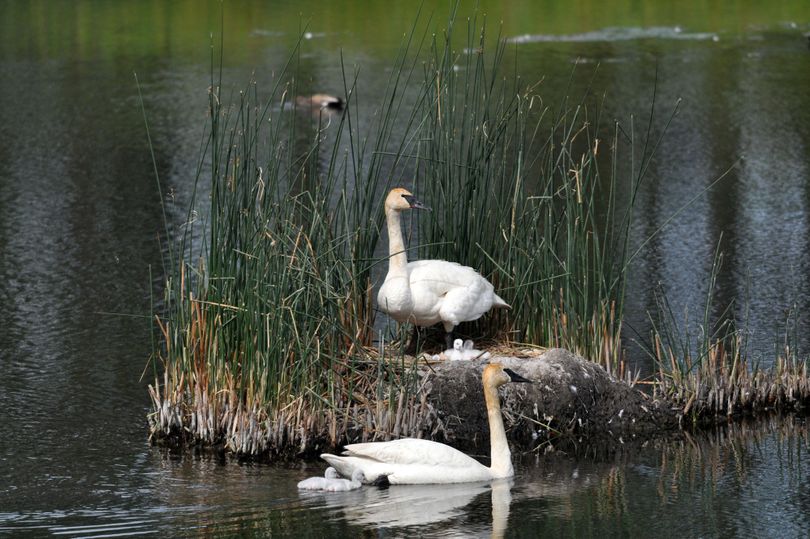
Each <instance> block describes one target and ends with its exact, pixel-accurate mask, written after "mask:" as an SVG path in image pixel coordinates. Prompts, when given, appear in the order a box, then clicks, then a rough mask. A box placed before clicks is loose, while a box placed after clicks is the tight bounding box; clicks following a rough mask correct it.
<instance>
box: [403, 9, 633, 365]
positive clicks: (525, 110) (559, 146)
mask: <svg viewBox="0 0 810 539" xmlns="http://www.w3.org/2000/svg"><path fill="white" fill-rule="evenodd" d="M452 31H453V26H452V25H451V26H450V28H449V30H448V33H449V34H451V35H452ZM467 32H468V33H467V36H466V43H467V46H466V48H465V49H464V52H463V53H459V52H456V51H453V50H451V49H450V48H448V47H447V46H446V45H445V44H444V43H443V42H440V41H436V40H434V42H433V43H432V47H431V54H430V60H429V62H428V63H427V64H426V69H425V72H426V73H425V80H426V83H425V89H426V93H427V99H426V101H427V103H428V107H427V110H426V116H425V119H424V121H423V123H422V126H421V127H422V133H421V135H420V137H419V141H420V142H419V145H418V154H417V155H418V156H419V158H420V160H419V164H420V168H419V171H420V181H419V182H418V191H419V192H420V196H422V198H424V199H425V200H426V201H428V203H429V204H430V205H432V206H434V208H436V209H437V211H435V212H434V213H433V214H431V215H430V216H429V218H423V219H422V220H421V225H422V227H421V232H422V234H421V236H420V243H421V248H420V251H419V254H420V256H421V257H422V258H444V259H447V260H454V261H459V262H461V263H463V264H466V265H469V266H472V267H474V268H476V269H478V270H479V271H481V272H482V273H483V274H484V275H485V276H487V277H488V278H490V280H491V281H492V282H493V283H494V284H495V287H496V290H498V293H499V294H500V295H501V296H502V297H504V298H505V299H506V300H507V302H509V303H510V304H511V305H512V310H511V311H508V312H504V311H500V312H498V313H497V314H491V315H490V316H489V317H487V318H485V319H484V321H483V323H479V324H478V325H477V327H476V329H475V332H476V333H478V334H480V333H484V334H487V333H488V334H490V335H493V336H497V337H499V338H501V339H507V340H514V341H520V342H529V343H537V344H542V345H546V346H560V347H565V348H568V349H570V350H573V351H576V352H578V353H580V354H582V355H583V356H585V357H587V358H589V359H592V360H594V361H599V362H600V363H601V364H603V365H604V366H605V367H606V368H608V369H610V370H613V371H619V370H620V369H621V343H620V340H619V335H620V330H621V316H622V305H623V293H624V278H625V269H626V263H627V260H628V257H629V255H628V253H627V244H628V241H627V240H628V237H629V236H628V235H629V232H630V228H629V226H630V218H629V217H630V215H629V213H628V212H629V209H628V208H630V207H631V206H632V204H631V203H630V202H628V201H625V205H624V208H625V210H624V212H622V211H620V210H619V209H618V208H617V205H616V200H615V197H616V188H617V182H619V181H621V179H620V178H619V177H618V175H617V168H615V167H614V166H613V165H615V163H616V161H617V159H618V156H617V155H615V153H614V154H612V155H611V154H610V153H608V154H607V155H603V153H604V152H605V150H606V149H607V151H608V152H610V151H611V150H610V148H612V149H613V150H612V151H613V152H615V151H616V147H617V144H616V143H615V142H616V137H617V132H614V133H613V140H610V139H609V140H608V141H600V140H599V138H598V137H599V135H598V133H599V132H600V130H601V126H600V125H599V117H598V116H596V117H593V116H589V113H588V109H587V108H586V107H585V105H584V102H585V97H583V99H582V100H581V101H576V102H571V101H569V100H568V99H566V100H564V101H563V103H562V105H561V106H560V107H559V108H558V109H556V110H551V109H550V108H549V107H548V106H547V105H545V104H544V101H543V99H542V98H541V96H540V95H539V93H538V89H537V86H536V85H535V84H532V83H527V82H525V81H524V80H523V79H522V78H521V77H519V76H517V74H516V73H506V74H505V73H504V72H503V69H501V66H502V61H503V58H504V55H505V52H506V48H505V44H504V43H503V42H502V41H499V40H498V41H493V40H491V39H490V40H487V39H486V35H485V33H484V32H481V33H479V34H476V33H475V26H474V25H472V26H470V27H468V28H467ZM600 143H601V152H602V153H601V154H600ZM600 160H601V163H602V166H601V167H600ZM602 169H604V170H607V171H608V174H609V177H607V178H603V177H602V176H601V173H600V170H602ZM642 177H643V172H642V173H639V174H638V175H637V176H636V177H631V178H629V179H628V180H627V181H628V183H629V184H630V185H628V188H627V189H626V191H627V192H630V193H632V192H634V191H635V188H636V185H637V184H638V183H639V182H640V181H641V179H642Z"/></svg>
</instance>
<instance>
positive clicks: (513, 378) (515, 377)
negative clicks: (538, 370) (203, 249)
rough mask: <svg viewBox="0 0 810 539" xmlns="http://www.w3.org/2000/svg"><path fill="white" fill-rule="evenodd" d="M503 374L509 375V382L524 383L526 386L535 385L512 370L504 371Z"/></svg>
mask: <svg viewBox="0 0 810 539" xmlns="http://www.w3.org/2000/svg"><path fill="white" fill-rule="evenodd" d="M503 372H505V373H506V374H508V375H509V381H511V382H521V383H524V384H533V383H534V382H532V381H531V380H527V379H526V378H523V377H522V376H521V375H519V374H518V373H516V372H515V371H513V370H512V369H504V370H503Z"/></svg>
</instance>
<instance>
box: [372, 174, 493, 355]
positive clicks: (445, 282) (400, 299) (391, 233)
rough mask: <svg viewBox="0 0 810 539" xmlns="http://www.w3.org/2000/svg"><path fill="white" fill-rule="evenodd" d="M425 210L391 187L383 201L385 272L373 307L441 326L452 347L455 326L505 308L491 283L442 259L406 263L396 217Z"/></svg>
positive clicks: (406, 193) (406, 319)
mask: <svg viewBox="0 0 810 539" xmlns="http://www.w3.org/2000/svg"><path fill="white" fill-rule="evenodd" d="M410 209H428V208H426V207H425V206H423V205H422V204H421V203H419V202H418V201H417V200H416V199H415V198H414V196H413V195H412V194H411V193H410V192H409V191H408V190H406V189H402V188H399V187H398V188H396V189H392V190H391V192H390V193H388V196H387V197H386V199H385V219H386V222H387V224H388V252H389V261H388V274H387V275H386V276H385V282H384V283H383V284H382V287H380V291H379V293H378V294H377V305H378V306H379V308H380V309H381V310H382V311H384V312H386V313H388V316H390V317H391V318H393V319H394V320H396V321H397V322H400V323H403V322H411V323H413V324H415V325H417V326H432V325H433V324H438V323H439V322H441V323H442V324H443V325H444V330H445V331H446V332H447V348H450V347H451V342H452V340H451V335H452V331H453V328H455V327H456V326H457V325H459V324H460V323H461V322H468V321H470V320H477V319H478V318H480V317H481V316H482V315H483V314H484V313H485V312H487V311H489V310H490V309H491V308H493V307H495V308H507V309H508V308H509V305H508V304H507V303H506V302H505V301H504V300H503V299H502V298H501V297H499V296H498V294H496V293H495V288H494V287H493V286H492V284H491V283H490V282H489V281H487V280H486V279H485V278H484V277H482V276H481V275H480V274H479V273H478V272H477V271H475V270H474V269H472V268H470V267H468V266H462V265H461V264H457V263H455V262H447V261H446V260H417V261H415V262H410V263H408V257H407V255H406V252H405V242H404V241H403V239H402V225H401V217H400V213H401V212H403V211H406V210H410Z"/></svg>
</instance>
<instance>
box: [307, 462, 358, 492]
mask: <svg viewBox="0 0 810 539" xmlns="http://www.w3.org/2000/svg"><path fill="white" fill-rule="evenodd" d="M363 479H364V477H363V471H362V470H355V472H354V473H352V474H351V480H349V479H342V478H341V477H340V476H339V475H338V472H337V470H335V469H334V468H332V467H331V466H330V467H328V468H327V469H326V472H325V473H324V476H323V477H310V478H309V479H304V480H303V481H299V483H298V488H299V490H323V491H326V492H343V491H347V490H356V489H358V488H360V487H361V486H362V485H363Z"/></svg>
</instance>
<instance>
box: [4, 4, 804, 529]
mask: <svg viewBox="0 0 810 539" xmlns="http://www.w3.org/2000/svg"><path fill="white" fill-rule="evenodd" d="M662 4H663V3H658V2H620V1H608V2H588V1H586V2H578V3H576V4H575V5H574V6H566V7H563V6H564V5H565V4H558V3H552V2H518V3H510V4H509V5H508V6H501V5H500V3H499V2H483V9H484V11H486V12H487V13H488V14H489V21H490V23H493V22H495V21H499V20H502V21H503V29H502V33H503V35H504V36H506V37H508V38H510V40H511V41H512V42H513V44H512V45H511V46H510V47H512V48H510V51H514V53H515V54H514V55H513V56H514V58H515V59H516V60H517V61H518V65H519V66H520V70H521V72H523V73H524V74H525V76H527V77H528V78H532V77H534V78H539V77H541V76H542V77H544V82H543V85H542V86H541V91H542V94H543V95H544V98H545V99H547V100H548V101H550V102H554V101H555V100H559V99H561V98H562V96H563V95H564V93H565V92H566V88H568V85H569V80H572V81H573V82H572V86H571V89H570V90H568V92H569V93H570V94H571V95H578V93H581V91H582V88H583V87H584V85H586V84H587V83H589V82H590V81H591V79H593V80H594V83H593V84H594V87H595V88H596V89H598V91H599V92H603V91H604V92H605V93H606V95H607V99H606V102H605V112H606V114H607V116H608V117H615V118H617V119H620V120H621V121H623V122H626V123H627V122H629V119H630V116H631V115H636V117H637V120H636V121H637V124H638V125H644V126H645V125H646V123H647V117H648V114H649V110H650V101H651V95H652V92H653V88H654V80H655V73H656V68H657V71H658V86H657V94H658V95H657V98H656V106H657V111H658V112H659V114H658V115H656V118H655V120H654V122H653V125H654V132H656V133H657V132H660V130H661V129H662V128H663V125H664V123H665V119H666V117H667V115H668V111H670V110H672V107H673V106H674V103H675V101H676V100H677V99H682V100H683V101H682V103H681V105H680V109H679V113H678V115H677V116H676V117H675V119H674V121H673V122H672V125H671V126H670V129H669V131H668V133H667V135H666V138H665V139H664V140H665V142H664V145H663V146H662V148H661V150H660V151H659V152H658V154H657V156H656V158H655V159H654V160H653V162H652V164H651V168H650V171H649V174H648V181H647V183H646V184H645V186H644V189H643V190H642V192H641V195H640V196H641V205H640V211H639V212H638V214H637V219H638V220H637V236H638V237H639V238H644V237H647V236H649V235H650V234H651V233H652V232H653V231H655V230H657V229H658V228H659V227H661V226H662V225H664V224H665V223H667V221H668V220H669V219H670V218H671V217H672V216H673V215H675V214H676V212H677V211H678V210H679V209H680V208H681V207H682V206H683V205H684V204H686V203H687V202H688V201H689V200H691V199H692V198H693V197H694V196H695V195H696V194H698V193H699V192H700V191H702V190H703V189H704V188H705V187H706V186H708V185H709V184H710V183H711V182H712V181H713V180H714V179H715V178H716V177H717V176H718V175H719V174H720V173H722V172H723V171H724V170H726V169H727V168H729V167H730V166H731V165H732V164H734V163H735V162H737V160H738V159H739V158H743V160H742V161H741V162H740V163H739V164H738V165H737V166H736V167H735V168H734V170H733V171H732V172H731V173H730V174H729V176H728V177H727V178H726V179H725V180H723V182H722V183H720V184H719V185H718V186H717V187H716V188H714V189H712V190H711V191H709V192H707V193H706V194H705V195H704V196H701V197H698V198H697V199H696V200H695V201H694V202H693V203H692V205H691V206H689V208H688V210H686V211H684V212H683V213H681V214H678V215H676V216H675V217H674V218H673V219H672V220H671V222H668V225H667V226H666V227H665V228H663V230H662V232H661V233H660V234H658V235H657V236H655V238H654V239H653V240H652V241H651V242H650V243H649V244H648V245H647V247H646V249H645V250H644V252H643V253H642V255H641V256H640V257H639V259H638V264H637V265H636V267H635V268H634V273H633V279H632V282H631V285H630V289H629V293H628V295H629V313H628V320H627V322H628V327H629V331H628V337H632V336H633V332H632V330H636V331H638V332H640V333H641V335H642V336H644V334H645V331H646V330H645V327H646V326H645V318H646V314H645V313H646V311H647V310H648V309H650V308H651V306H652V295H651V292H650V291H651V288H652V286H653V285H655V284H656V283H658V282H661V283H662V285H663V286H664V288H665V289H666V290H667V291H668V294H669V297H670V299H671V300H672V301H673V303H674V304H675V305H676V309H678V310H680V309H683V308H690V309H692V310H693V312H694V310H695V309H699V308H700V307H701V306H702V303H703V300H704V296H705V290H706V283H707V281H708V275H709V270H710V265H711V258H712V253H713V251H714V249H715V246H716V244H717V242H718V240H719V239H720V237H721V235H722V238H723V247H724V249H725V251H726V253H727V254H726V263H725V271H724V273H723V275H722V276H721V278H720V281H719V285H718V287H717V294H718V303H719V304H720V305H724V304H726V303H728V302H729V301H731V299H732V298H739V299H745V300H746V305H747V310H748V312H749V325H750V327H751V331H752V348H753V349H754V352H755V354H756V355H758V357H762V358H763V361H766V362H767V361H770V360H771V358H772V357H773V352H772V348H773V345H774V342H775V340H776V337H777V335H778V334H779V333H780V331H781V325H782V324H783V323H784V320H785V318H786V313H787V311H788V310H789V309H790V308H791V306H795V311H796V312H798V313H799V326H798V327H799V329H800V331H799V334H800V335H801V336H803V339H804V340H803V341H802V343H803V344H804V345H807V343H808V341H807V337H806V335H807V332H806V331H804V328H806V327H807V318H806V316H807V315H806V313H807V312H810V285H809V283H808V278H807V275H808V270H809V269H810V267H809V266H810V244H808V238H810V181H808V180H810V170H809V168H810V165H809V163H810V92H808V91H807V89H808V88H810V49H808V41H807V38H806V37H805V36H804V34H806V33H807V32H810V5H808V4H807V3H806V2H804V1H795V2H781V3H775V4H773V5H764V4H761V3H758V2H724V3H722V4H719V3H718V5H715V4H711V3H704V2H679V3H677V5H672V6H665V5H662ZM463 9H464V7H463V8H462V10H463ZM446 10H447V8H446V6H445V5H444V4H443V3H442V4H438V3H437V4H433V3H428V5H427V6H426V8H425V11H426V12H433V13H434V19H433V21H434V22H432V23H430V24H434V25H437V28H438V25H439V24H442V22H441V21H444V20H445V12H446ZM415 11H416V8H415V7H412V6H406V5H401V4H400V3H390V2H377V1H375V2H357V3H342V2H332V3H330V4H327V5H321V4H320V3H316V2H277V3H272V4H269V3H263V2H229V3H228V4H227V9H226V12H225V17H224V18H225V38H224V44H225V51H226V77H227V78H229V79H230V80H233V81H235V82H238V83H240V84H241V82H242V81H245V80H247V78H248V77H249V76H250V74H251V73H255V74H256V77H257V79H258V80H259V81H260V82H261V81H262V80H268V79H269V73H271V72H272V71H273V70H274V69H278V68H279V66H280V65H281V64H282V62H283V59H284V58H286V55H287V54H288V52H289V50H290V47H291V46H292V44H293V43H294V42H295V41H296V40H297V35H298V29H299V27H301V22H300V21H302V20H304V21H309V23H308V26H307V28H306V31H307V32H309V33H308V34H307V35H306V39H305V40H304V42H303V54H302V60H301V69H302V73H303V74H304V77H303V79H304V80H305V81H306V82H307V83H308V84H310V85H311V88H312V89H313V91H315V90H325V91H331V92H336V91H338V89H339V88H340V87H341V86H342V82H341V71H340V67H339V63H338V62H337V57H338V50H339V48H340V47H342V48H343V52H344V56H345V57H346V58H347V61H348V62H349V63H350V64H351V65H355V64H356V65H358V66H360V68H361V69H360V84H359V87H360V88H363V89H364V91H365V92H366V93H367V94H368V95H369V96H370V97H369V99H370V100H373V96H375V95H379V92H380V91H381V90H380V89H381V87H382V84H383V82H382V81H381V80H380V77H379V73H381V72H382V71H383V70H385V69H386V67H387V66H389V65H390V63H391V58H392V56H393V54H394V52H395V50H396V47H397V46H398V44H399V42H400V38H401V36H402V34H403V33H404V32H405V31H407V30H408V29H409V28H410V25H411V21H412V20H413V17H414V14H415ZM220 13H221V12H220V9H219V4H218V3H215V2H212V3H210V4H206V3H200V2H191V1H177V2H157V1H153V2H138V3H119V2H102V1H98V2H94V1H87V0H80V1H76V2H17V1H8V2H3V3H0V103H1V104H0V300H2V309H0V368H1V369H2V377H0V427H2V430H3V436H2V437H0V534H2V533H8V534H9V535H16V534H21V533H23V532H25V533H26V534H27V535H33V536H38V535H39V536H49V535H56V536H68V537H73V536H91V537H93V536H95V537H101V536H104V537H112V536H119V535H130V534H160V535H183V534H187V535H210V536H232V535H236V534H241V535H247V536H254V535H256V536H259V535H262V536H264V535H291V536H307V535H309V536H356V535H381V536H403V535H413V534H418V535H427V536H463V537H467V536H489V535H495V536H498V535H501V534H502V535H507V536H537V535H538V534H541V533H548V534H551V535H571V536H600V537H602V536H628V535H629V536H637V535H660V536H745V537H747V536H752V535H754V536H763V537H765V536H770V537H773V536H806V535H807V533H808V529H810V525H809V524H810V523H808V521H807V520H808V517H807V507H810V474H808V469H807V464H808V462H807V458H806V451H807V449H808V438H807V427H806V425H805V424H804V423H803V422H801V421H797V420H785V421H781V420H780V421H776V420H774V421H773V422H768V423H765V424H760V425H758V426H755V427H750V428H740V427H735V429H733V430H732V431H730V432H729V431H724V432H719V433H715V434H711V435H707V436H705V437H701V438H700V439H697V440H691V441H685V442H677V443H673V444H669V445H661V446H651V447H647V448H644V449H643V450H642V451H640V452H632V453H631V452H628V453H627V454H625V455H622V456H620V457H616V458H613V459H609V460H608V461H607V462H606V461H605V459H578V460H574V459H564V458H554V459H553V460H552V459H547V458H542V457H535V456H533V455H527V456H524V457H522V459H521V460H520V463H519V465H518V468H517V472H518V475H517V477H516V478H515V480H514V482H512V483H510V484H493V485H471V486H464V487H453V488H450V489H446V488H442V487H425V488H411V489H404V488H400V489H395V488H392V489H389V490H384V491H380V490H375V489H364V490H362V491H359V492H354V493H346V494H340V495H334V496H328V497H327V496H318V495H309V496H304V495H299V494H298V492H297V491H296V489H295V488H294V485H295V482H297V481H298V480H299V479H301V478H303V477H305V476H307V475H312V474H314V473H319V472H320V471H321V470H322V467H321V466H318V465H316V464H296V465H295V466H289V467H268V466H246V465H238V464H237V463H228V464H227V465H221V464H219V463H218V462H217V461H216V460H215V459H213V460H212V459H206V458H195V457H193V456H190V455H186V456H184V457H173V456H171V455H166V454H164V453H162V452H161V451H159V450H155V449H152V448H150V447H149V446H148V444H147V442H146V425H145V419H144V418H145V414H146V413H147V412H148V400H147V393H146V390H145V387H144V384H143V383H142V382H141V381H140V378H141V373H142V372H143V371H144V370H145V369H147V368H149V367H148V356H149V353H150V350H151V342H150V334H149V332H148V328H149V313H150V312H151V299H150V298H151V296H152V291H153V289H154V287H155V286H156V284H157V283H158V282H159V280H160V275H161V271H162V269H161V252H160V245H159V242H158V240H157V236H158V234H159V232H160V230H161V229H162V215H161V210H160V205H159V200H158V195H157V188H156V185H155V180H154V174H153V171H152V165H151V161H150V157H149V153H148V149H147V145H146V140H145V135H144V128H143V120H142V117H141V112H140V106H139V100H138V96H137V89H136V85H135V83H134V77H133V72H137V74H138V78H139V81H140V83H141V86H142V91H143V94H144V102H145V106H146V108H147V112H148V116H149V122H150V129H151V134H152V137H153V140H154V146H155V150H156V156H155V157H156V161H157V168H158V172H159V174H160V176H161V178H162V182H163V183H164V189H165V191H166V192H167V193H168V197H167V199H168V201H169V206H168V210H169V216H170V219H173V220H175V221H177V222H178V223H180V222H182V221H180V219H184V214H185V207H184V204H183V201H184V200H186V199H187V197H188V195H189V189H190V182H191V180H192V178H193V172H192V171H193V170H194V166H195V163H196V160H197V156H198V147H199V142H200V133H201V129H202V126H203V124H204V122H205V100H206V91H207V87H208V84H209V83H208V65H209V63H208V62H209V42H210V41H209V33H210V32H212V31H213V32H218V30H219V28H220V17H221V14H220ZM437 21H438V22H437ZM575 63H579V64H580V65H579V66H578V67H577V68H576V69H575V70H574V75H573V78H572V75H571V72H572V69H573V67H574V64H575ZM597 65H598V66H599V67H598V70H597V71H596V75H595V78H594V70H593V68H595V66H597Z"/></svg>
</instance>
